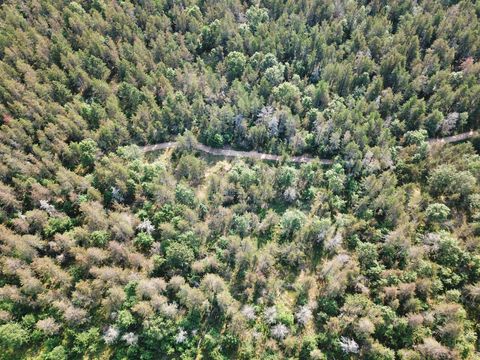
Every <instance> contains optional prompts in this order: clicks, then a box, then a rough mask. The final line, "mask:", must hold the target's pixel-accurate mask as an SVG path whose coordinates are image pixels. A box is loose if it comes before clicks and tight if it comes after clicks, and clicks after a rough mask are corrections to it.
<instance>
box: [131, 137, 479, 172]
mask: <svg viewBox="0 0 480 360" xmlns="http://www.w3.org/2000/svg"><path fill="white" fill-rule="evenodd" d="M479 135H480V131H477V130H475V131H474V130H471V131H469V132H465V133H461V134H457V135H452V136H447V137H443V138H431V139H428V143H429V144H447V143H454V142H458V141H463V140H467V139H470V138H473V137H475V136H479ZM175 146H177V142H176V141H170V142H164V143H159V144H153V145H146V146H142V147H140V149H141V150H142V151H143V152H151V151H156V150H165V149H169V148H174V147H175ZM194 147H195V149H197V150H199V151H203V152H204V153H207V154H210V155H215V156H225V157H234V158H250V159H257V160H270V161H281V160H282V159H283V157H282V156H281V155H273V154H265V153H260V152H257V151H240V150H233V149H231V148H229V147H224V148H222V149H217V148H213V147H211V146H207V145H204V144H200V143H195V144H194ZM313 160H318V161H319V162H320V163H321V164H323V165H331V164H332V163H333V161H332V160H331V159H318V158H314V157H310V156H307V155H300V156H292V157H290V158H289V161H291V162H294V163H308V162H310V161H313Z"/></svg>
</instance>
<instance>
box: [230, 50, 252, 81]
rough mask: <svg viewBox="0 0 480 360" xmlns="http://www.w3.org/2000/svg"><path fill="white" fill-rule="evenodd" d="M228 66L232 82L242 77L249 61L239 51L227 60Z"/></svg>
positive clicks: (233, 52)
mask: <svg viewBox="0 0 480 360" xmlns="http://www.w3.org/2000/svg"><path fill="white" fill-rule="evenodd" d="M225 63H226V66H227V75H228V78H229V79H230V80H234V79H236V78H238V77H241V76H242V74H243V71H244V70H245V65H246V63H247V59H246V58H245V55H244V54H242V53H241V52H238V51H232V52H231V53H229V54H228V55H227V57H226V58H225Z"/></svg>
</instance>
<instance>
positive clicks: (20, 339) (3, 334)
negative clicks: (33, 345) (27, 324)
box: [0, 322, 30, 358]
mask: <svg viewBox="0 0 480 360" xmlns="http://www.w3.org/2000/svg"><path fill="white" fill-rule="evenodd" d="M29 338H30V333H29V332H28V331H27V330H26V329H24V328H23V327H22V326H21V325H20V324H18V323H13V322H11V323H7V324H3V325H0V345H1V347H2V349H4V351H6V353H3V354H1V355H0V356H2V357H4V356H6V357H5V358H8V356H11V357H12V358H14V357H15V354H18V353H17V351H19V350H20V349H21V348H22V347H23V346H25V345H26V344H27V343H28V341H29Z"/></svg>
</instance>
